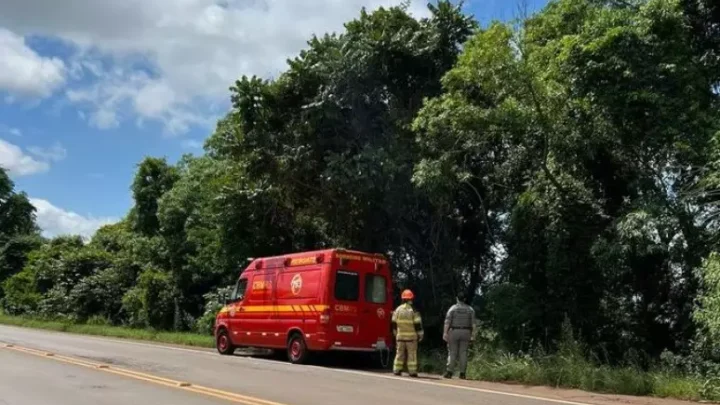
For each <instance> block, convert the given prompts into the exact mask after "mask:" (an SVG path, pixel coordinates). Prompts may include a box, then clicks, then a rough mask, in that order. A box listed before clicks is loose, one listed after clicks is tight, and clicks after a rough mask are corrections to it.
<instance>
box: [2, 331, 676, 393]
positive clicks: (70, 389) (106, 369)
mask: <svg viewBox="0 0 720 405" xmlns="http://www.w3.org/2000/svg"><path fill="white" fill-rule="evenodd" d="M459 384H460V383H458V382H454V381H453V382H447V381H445V380H440V379H437V378H431V377H424V378H421V379H409V378H407V377H394V376H392V375H386V374H378V373H370V372H364V371H359V370H342V369H332V368H324V367H319V366H304V365H303V366H301V365H293V364H289V363H286V362H282V361H274V360H267V359H261V358H251V357H242V356H221V355H219V354H218V353H217V352H215V351H210V350H202V349H199V350H195V349H190V348H181V347H174V346H161V345H155V344H149V343H141V342H134V341H123V340H117V339H105V338H99V337H89V336H80V335H72V334H64V333H56V332H46V331H38V330H32V329H23V328H16V327H8V326H0V405H19V404H38V405H39V404H52V405H56V404H57V405H64V404H68V405H69V404H73V405H83V404H108V405H115V404H123V405H127V404H145V403H147V404H173V405H190V404H192V405H195V404H198V405H204V404H231V403H240V404H244V405H368V404H377V405H379V404H392V405H401V404H402V405H411V404H412V405H473V404H488V405H553V404H565V405H589V404H597V403H600V404H602V403H610V402H611V401H608V402H605V401H600V402H598V400H597V398H595V397H591V399H592V398H595V399H592V400H588V401H587V402H585V399H583V398H584V397H580V398H581V399H582V400H577V399H575V398H577V396H575V397H570V398H568V397H567V396H566V397H565V398H563V397H561V396H557V395H554V394H553V395H550V397H551V398H541V397H539V396H537V395H534V394H533V393H532V392H531V391H528V392H518V391H517V389H516V390H514V391H513V390H509V391H508V392H502V391H498V390H495V389H488V388H482V387H481V386H480V385H477V384H475V385H473V383H469V382H465V383H463V385H459ZM553 396H554V398H553ZM601 399H602V398H601ZM606 399H607V398H606ZM610 399H611V400H612V398H610ZM640 401H641V402H634V403H635V404H644V403H648V404H649V403H654V404H659V403H661V402H658V401H659V400H657V399H647V402H645V400H644V399H641V400H640ZM629 402H631V403H632V401H629ZM667 403H668V404H670V403H673V404H674V403H675V402H667Z"/></svg>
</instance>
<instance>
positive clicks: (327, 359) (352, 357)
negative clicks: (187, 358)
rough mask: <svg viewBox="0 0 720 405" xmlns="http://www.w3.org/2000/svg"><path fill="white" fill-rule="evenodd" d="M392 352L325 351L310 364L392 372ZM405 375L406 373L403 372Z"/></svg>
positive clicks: (260, 354)
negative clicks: (371, 353)
mask: <svg viewBox="0 0 720 405" xmlns="http://www.w3.org/2000/svg"><path fill="white" fill-rule="evenodd" d="M235 355H236V356H243V357H256V358H262V359H270V360H275V361H279V362H287V356H286V355H285V353H284V352H281V353H274V352H273V351H269V350H260V349H249V350H243V351H240V350H238V351H237V352H236V353H235ZM393 360H394V359H393V353H385V354H384V355H383V358H382V359H381V358H380V354H373V355H368V354H365V353H362V354H361V353H351V352H326V353H314V354H313V356H312V358H311V360H310V364H312V365H314V366H320V367H325V368H330V369H345V370H357V371H366V372H373V373H380V374H392V363H393ZM405 375H406V374H405ZM418 378H419V379H424V380H441V378H440V377H436V376H427V375H422V376H420V377H418Z"/></svg>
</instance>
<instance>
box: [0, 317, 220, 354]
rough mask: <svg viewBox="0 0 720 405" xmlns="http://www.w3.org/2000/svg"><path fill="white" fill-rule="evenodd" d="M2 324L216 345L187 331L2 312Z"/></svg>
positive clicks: (201, 336) (177, 342)
mask: <svg viewBox="0 0 720 405" xmlns="http://www.w3.org/2000/svg"><path fill="white" fill-rule="evenodd" d="M0 324H3V325H12V326H21V327H26V328H34V329H44V330H52V331H58V332H68V333H78V334H83V335H95V336H106V337H114V338H122V339H135V340H146V341H151V342H158V343H170V344H178V345H185V346H194V347H206V348H211V347H215V342H214V340H213V338H212V336H206V335H200V334H197V333H186V332H159V331H153V330H149V329H133V328H127V327H120V326H109V325H91V324H78V323H72V322H67V321H53V320H42V319H34V318H26V317H16V316H9V315H4V314H2V313H0Z"/></svg>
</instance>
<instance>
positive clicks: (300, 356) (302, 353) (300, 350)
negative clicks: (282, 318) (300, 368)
mask: <svg viewBox="0 0 720 405" xmlns="http://www.w3.org/2000/svg"><path fill="white" fill-rule="evenodd" d="M309 354H310V353H309V352H308V348H307V345H306V344H305V339H303V337H302V335H301V334H299V333H293V334H292V335H291V336H290V339H288V344H287V357H288V361H290V363H292V364H305V363H307V360H308V357H309Z"/></svg>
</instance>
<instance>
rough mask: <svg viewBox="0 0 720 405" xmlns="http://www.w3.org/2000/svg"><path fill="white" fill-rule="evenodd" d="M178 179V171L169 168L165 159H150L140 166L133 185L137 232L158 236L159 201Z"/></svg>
mask: <svg viewBox="0 0 720 405" xmlns="http://www.w3.org/2000/svg"><path fill="white" fill-rule="evenodd" d="M177 178H178V175H177V170H176V169H175V168H174V167H171V166H169V165H168V164H167V161H166V160H165V159H164V158H163V159H160V158H151V157H148V158H145V160H143V161H142V162H141V163H140V164H139V165H138V170H137V172H136V173H135V179H134V180H133V184H132V192H133V198H134V199H135V207H134V208H133V211H132V214H131V216H132V219H133V223H134V229H135V230H136V231H137V232H139V233H141V234H143V235H145V236H154V235H156V234H157V232H158V230H159V227H160V225H159V223H158V219H157V205H158V200H159V199H160V197H162V196H163V194H165V193H166V192H167V191H168V190H170V189H171V188H172V186H173V184H174V183H175V181H177Z"/></svg>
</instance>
